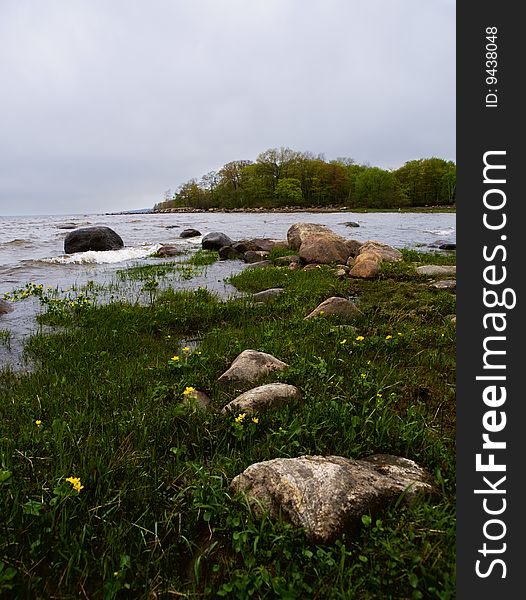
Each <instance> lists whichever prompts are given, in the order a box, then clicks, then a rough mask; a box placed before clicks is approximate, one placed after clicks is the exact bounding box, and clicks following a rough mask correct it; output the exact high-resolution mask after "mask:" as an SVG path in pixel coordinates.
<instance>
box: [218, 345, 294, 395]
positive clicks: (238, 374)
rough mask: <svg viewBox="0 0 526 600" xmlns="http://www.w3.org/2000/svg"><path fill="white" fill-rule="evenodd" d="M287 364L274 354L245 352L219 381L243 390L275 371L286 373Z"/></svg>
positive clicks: (254, 351)
mask: <svg viewBox="0 0 526 600" xmlns="http://www.w3.org/2000/svg"><path fill="white" fill-rule="evenodd" d="M287 368H288V365H287V363H284V362H283V361H281V360H279V359H277V358H276V357H275V356H272V354H268V353H266V352H257V351H256V350H250V349H249V350H243V352H241V354H239V356H238V357H237V358H236V359H235V360H234V361H233V362H232V364H231V366H230V368H229V369H228V370H226V371H225V372H224V373H223V374H222V375H221V376H220V377H219V379H218V382H219V383H221V384H224V385H233V386H235V387H237V388H240V387H241V388H242V387H244V386H246V385H247V384H252V383H255V382H256V381H258V380H259V379H262V378H263V377H265V376H266V375H268V374H269V373H272V372H274V371H284V370H285V369H287Z"/></svg>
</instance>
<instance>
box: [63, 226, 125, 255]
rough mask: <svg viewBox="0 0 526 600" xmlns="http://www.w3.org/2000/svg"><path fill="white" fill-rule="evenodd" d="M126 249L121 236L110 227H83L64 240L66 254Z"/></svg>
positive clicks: (70, 233) (69, 234)
mask: <svg viewBox="0 0 526 600" xmlns="http://www.w3.org/2000/svg"><path fill="white" fill-rule="evenodd" d="M121 248H124V242H123V241H122V238H121V236H120V235H119V234H118V233H116V232H115V231H113V229H110V228H109V227H97V226H94V227H81V228H80V229H75V230H74V231H70V232H69V233H68V234H67V235H66V237H65V238H64V252H65V253H66V254H73V253H75V252H88V251H90V250H91V251H97V252H104V251H107V250H120V249H121Z"/></svg>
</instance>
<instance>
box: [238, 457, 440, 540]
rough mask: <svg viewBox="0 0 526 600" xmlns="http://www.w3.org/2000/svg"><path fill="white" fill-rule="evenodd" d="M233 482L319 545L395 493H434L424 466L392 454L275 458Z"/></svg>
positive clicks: (256, 504) (259, 508) (261, 509)
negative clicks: (355, 456) (354, 457)
mask: <svg viewBox="0 0 526 600" xmlns="http://www.w3.org/2000/svg"><path fill="white" fill-rule="evenodd" d="M231 487H232V489H233V490H234V491H235V492H243V493H244V495H245V497H246V498H247V500H248V501H249V503H250V504H251V505H252V507H253V510H254V512H255V513H256V514H259V515H262V514H264V513H265V512H268V514H269V516H270V518H272V519H277V518H278V517H279V516H280V515H283V516H284V517H285V518H286V519H288V520H289V521H290V522H291V523H292V524H293V525H295V526H297V527H301V528H303V529H304V531H305V534H306V536H307V538H308V539H309V540H311V541H314V542H316V543H322V544H327V543H330V542H332V541H334V540H335V539H336V538H337V537H338V536H340V535H341V534H342V533H352V532H354V531H356V530H357V529H358V528H359V527H360V524H361V518H362V515H376V514H378V513H379V512H380V511H381V510H382V509H384V508H386V507H387V506H388V505H389V503H391V502H392V501H394V500H396V499H398V498H401V501H402V502H404V503H407V502H411V501H414V500H415V499H416V498H417V497H418V495H419V494H420V493H426V494H434V493H436V489H435V487H434V485H433V482H432V478H431V476H430V475H429V473H427V472H426V471H425V470H424V469H423V468H422V467H420V466H419V465H417V464H416V463H415V462H413V461H412V460H409V459H407V458H403V457H400V456H391V455H374V456H370V457H368V458H366V459H363V460H353V459H349V458H344V457H342V456H326V457H324V456H300V457H298V458H276V459H273V460H269V461H265V462H260V463H255V464H253V465H251V466H249V467H248V468H247V469H246V470H245V471H243V473H241V474H240V475H238V476H237V477H235V478H234V479H233V481H232V484H231Z"/></svg>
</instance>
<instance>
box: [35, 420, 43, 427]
mask: <svg viewBox="0 0 526 600" xmlns="http://www.w3.org/2000/svg"><path fill="white" fill-rule="evenodd" d="M35 425H36V426H37V427H42V421H41V420H40V419H37V420H36V421H35Z"/></svg>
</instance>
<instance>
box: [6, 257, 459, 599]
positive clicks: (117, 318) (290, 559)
mask: <svg viewBox="0 0 526 600" xmlns="http://www.w3.org/2000/svg"><path fill="white" fill-rule="evenodd" d="M404 257H405V260H404V261H403V262H402V263H394V264H393V263H390V264H388V263H383V266H382V270H381V272H380V275H379V277H378V278H377V279H376V280H374V281H359V280H349V279H338V278H337V277H336V276H335V275H334V274H333V272H332V270H331V269H330V268H328V267H323V268H320V269H314V270H311V271H308V272H306V271H301V270H300V271H291V270H288V269H287V268H277V267H270V268H267V269H253V270H246V271H244V272H242V273H241V274H239V275H237V276H235V277H233V278H232V281H231V283H233V284H234V285H235V286H236V287H237V288H238V289H240V290H241V291H244V292H246V293H247V297H246V298H241V299H237V300H227V301H221V300H220V299H219V298H217V297H216V296H214V295H212V294H211V293H209V292H208V291H207V290H204V289H198V290H195V291H191V292H177V291H174V290H172V289H168V290H165V291H160V290H157V291H156V292H155V294H154V293H153V291H154V290H153V289H152V296H151V299H150V300H151V301H150V302H147V303H146V304H144V305H139V304H134V305H131V304H126V303H123V302H114V303H111V304H107V305H97V303H96V302H92V301H91V300H90V298H89V293H85V294H84V296H83V297H82V301H81V302H78V303H75V302H74V301H73V304H72V300H71V299H69V300H68V301H67V302H62V303H61V302H60V301H57V302H55V304H49V303H47V304H46V303H45V302H44V304H46V305H47V306H52V307H53V310H52V312H51V313H49V314H46V313H44V314H43V315H42V316H41V317H40V319H41V320H42V321H43V322H46V321H47V322H50V323H52V324H53V325H55V326H57V333H56V334H54V335H45V336H44V335H35V336H34V337H33V338H31V340H30V342H29V344H28V347H27V352H28V353H29V355H30V356H31V357H32V358H33V359H34V361H35V364H36V368H35V369H34V371H33V372H31V373H28V374H25V375H23V376H15V375H13V374H11V373H9V372H4V373H3V374H1V375H0V398H1V400H0V402H1V409H2V419H1V421H0V458H1V465H0V531H1V535H0V594H2V593H3V594H4V595H5V597H8V598H51V597H53V598H78V597H83V598H145V599H146V598H148V599H153V598H176V597H181V598H201V597H226V598H248V597H254V598H290V599H294V598H298V599H300V598H318V599H320V600H321V599H326V598H360V599H368V598H370V599H373V598H413V599H418V598H442V599H446V598H453V597H454V594H455V578H454V566H455V555H454V548H455V497H454V492H455V481H454V479H455V447H454V440H455V390H454V383H455V329H454V325H453V324H452V323H451V320H450V318H449V316H450V315H451V314H453V313H454V312H455V297H454V295H453V294H451V293H450V292H448V291H443V290H433V289H430V288H429V285H428V284H429V281H428V278H425V277H422V276H419V275H416V273H415V271H414V263H415V262H420V263H424V262H425V263H426V264H428V263H430V262H439V263H441V264H444V262H453V261H454V258H453V257H451V256H450V257H446V258H444V257H443V256H440V257H438V256H434V255H429V254H418V253H416V252H411V251H407V252H405V253H404ZM152 268H153V267H152ZM163 269H165V270H163V273H162V275H163V277H165V278H169V277H170V271H169V269H168V268H166V267H163ZM155 276H159V273H155V272H154V271H148V270H147V269H145V270H144V271H141V272H139V271H137V270H136V271H134V272H133V274H130V277H133V278H140V279H142V280H143V281H144V282H145V285H146V284H148V282H152V281H155ZM150 285H151V286H153V284H150ZM277 286H280V287H283V288H285V291H284V293H283V294H282V295H281V296H279V297H278V298H277V299H275V300H274V301H272V302H271V303H269V304H267V305H263V306H259V305H258V306H256V305H254V304H253V303H252V302H251V301H250V295H249V294H250V293H251V292H257V291H260V290H263V289H266V288H269V287H277ZM153 287H154V288H155V286H153ZM36 293H38V292H36ZM42 293H43V294H44V298H45V292H42ZM334 295H342V296H346V297H349V296H350V297H353V298H355V300H356V302H357V303H358V305H359V307H360V310H361V311H362V314H361V315H360V316H359V317H358V318H357V320H356V321H355V322H353V324H352V326H349V325H346V324H345V323H343V322H340V321H338V319H337V318H331V319H329V318H318V319H312V320H307V321H306V320H304V317H305V315H307V314H308V313H309V312H310V311H311V310H312V309H313V308H315V307H316V306H317V304H319V303H320V302H321V301H323V300H325V299H326V298H327V297H329V296H334ZM247 348H252V349H255V350H260V351H264V352H269V353H271V354H273V355H274V356H276V357H277V358H279V359H281V360H283V361H285V362H287V363H288V364H289V365H290V368H289V369H287V370H286V371H284V372H283V373H280V374H279V375H278V376H276V375H274V376H273V377H269V379H268V381H271V380H272V381H282V382H286V383H291V384H294V385H296V386H298V387H299V388H300V389H301V390H302V393H303V399H302V401H301V402H300V403H298V404H296V405H293V406H288V407H285V408H283V409H281V410H279V411H275V412H268V413H263V414H260V415H257V419H256V420H257V421H258V422H257V423H256V422H254V421H252V420H251V421H248V420H247V422H244V423H242V424H239V423H236V422H235V419H234V416H229V417H225V416H222V415H221V414H220V410H221V408H222V407H223V406H224V405H225V404H226V403H227V402H229V401H230V400H232V399H233V398H234V396H235V393H232V392H229V391H228V390H225V389H223V388H221V387H220V386H218V384H217V383H216V382H217V378H218V377H219V375H220V374H221V373H223V372H224V371H225V370H226V369H227V368H228V366H229V365H230V363H231V362H232V360H233V359H234V358H235V357H236V356H237V355H238V354H239V353H240V352H241V351H242V350H245V349H247ZM264 382H265V381H264ZM264 382H263V383H264ZM187 387H194V388H197V389H199V390H203V391H205V392H206V393H207V394H208V395H209V396H210V398H211V399H212V405H211V408H209V409H208V410H206V411H205V410H201V409H199V408H198V407H197V406H196V405H193V404H191V403H185V402H184V400H185V394H184V392H185V389H186V388H187ZM373 453H390V454H398V455H402V456H406V457H408V458H411V459H413V460H415V461H417V462H418V463H419V464H421V465H422V466H424V467H426V468H427V469H428V470H429V471H430V472H431V473H433V474H434V475H435V477H436V478H437V481H438V485H439V486H440V488H441V490H442V495H441V497H440V498H439V499H438V500H436V499H435V500H433V501H431V500H429V501H427V502H424V503H421V504H419V505H417V506H414V507H402V506H395V505H393V506H392V507H391V508H390V509H389V510H388V511H387V512H386V513H385V514H383V515H382V516H381V518H378V519H372V520H371V519H368V518H367V515H365V516H364V519H363V522H364V526H363V529H362V530H361V531H360V532H359V533H358V534H357V535H354V536H353V537H347V536H342V537H341V538H340V539H339V540H338V541H337V542H336V543H334V544H331V545H328V546H323V545H313V544H310V543H308V542H307V541H306V540H305V538H304V536H303V534H302V532H301V531H299V530H297V529H295V528H293V527H292V526H290V525H288V524H287V523H285V522H277V523H273V522H271V521H270V520H268V519H266V518H263V519H261V518H256V517H254V516H253V515H252V514H251V511H250V509H249V507H248V506H247V503H246V502H245V501H244V500H243V498H242V497H238V496H235V495H233V494H232V492H231V491H230V488H229V484H230V481H231V480H232V478H233V477H234V476H235V475H237V474H238V473H240V472H241V471H243V470H244V469H245V468H246V467H248V466H249V465H250V464H252V463H254V462H258V461H262V460H268V459H272V458H276V457H295V456H300V455H303V454H324V455H329V454H333V455H340V456H346V457H351V458H362V457H364V456H367V455H369V454H373Z"/></svg>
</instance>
